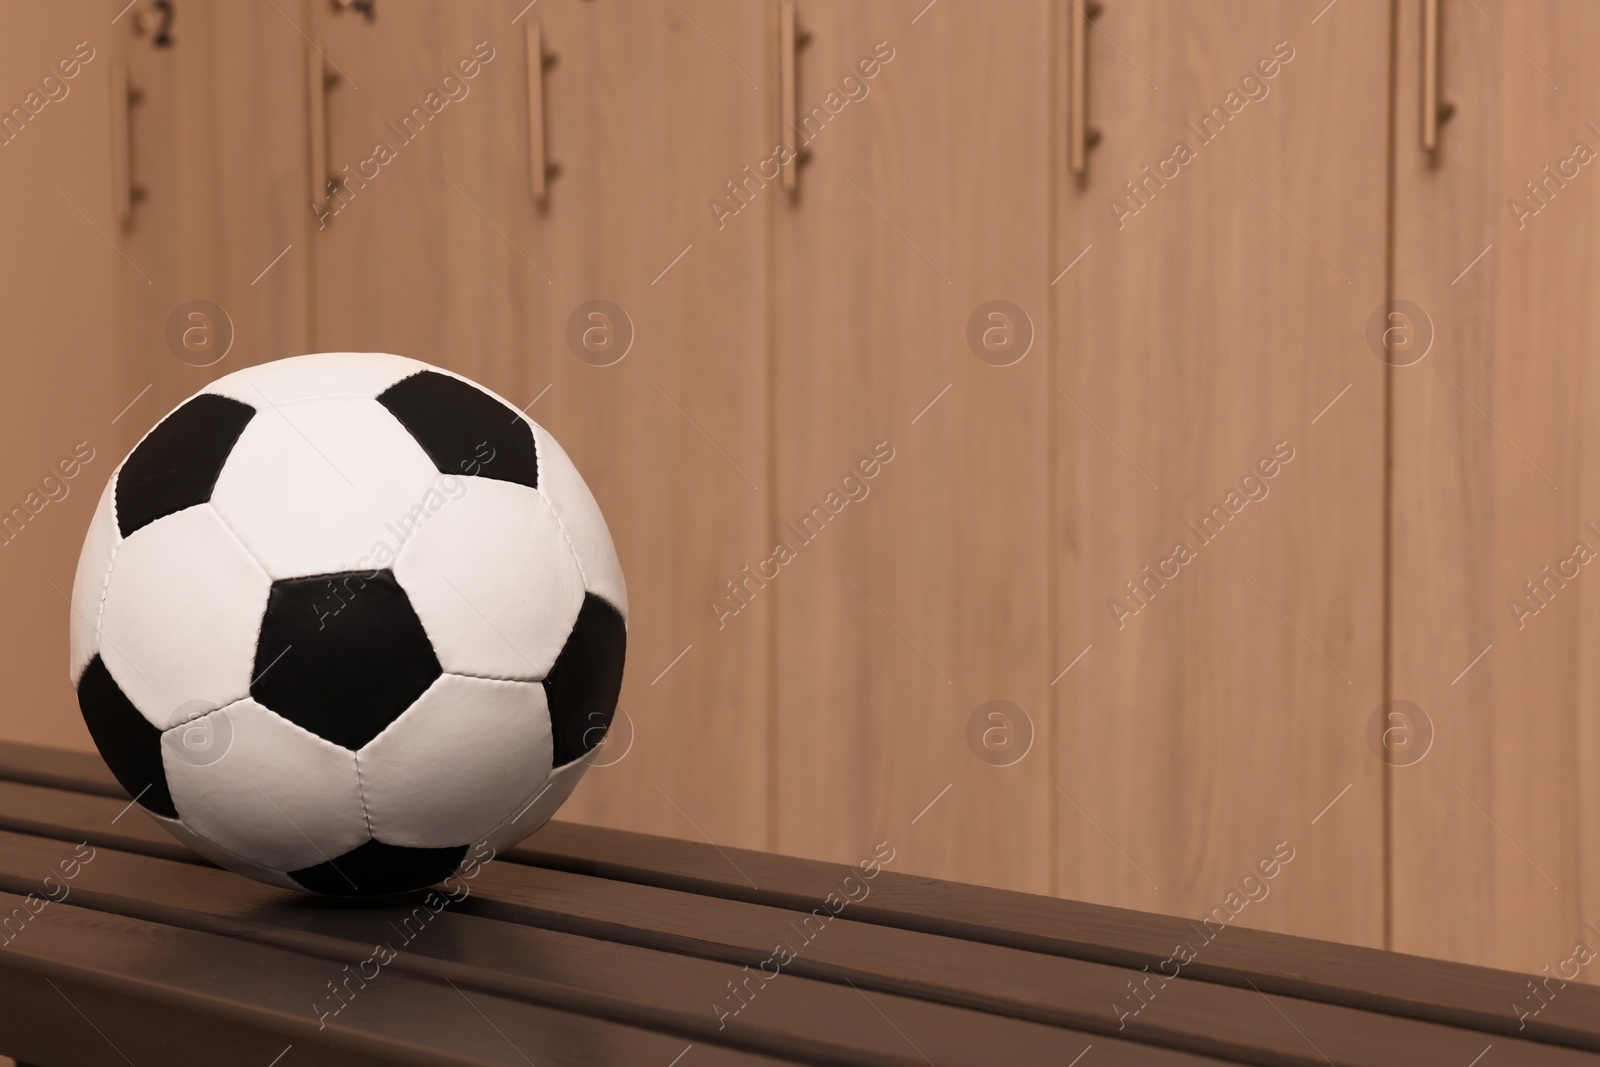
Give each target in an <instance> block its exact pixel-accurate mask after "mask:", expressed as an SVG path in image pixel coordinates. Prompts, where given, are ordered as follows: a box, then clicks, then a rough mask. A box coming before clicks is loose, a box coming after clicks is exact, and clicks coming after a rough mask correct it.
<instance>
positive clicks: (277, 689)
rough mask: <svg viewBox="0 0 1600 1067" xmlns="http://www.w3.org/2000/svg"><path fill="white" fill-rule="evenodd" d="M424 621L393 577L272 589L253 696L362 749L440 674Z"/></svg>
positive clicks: (316, 580) (330, 577) (365, 575)
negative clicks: (423, 626)
mask: <svg viewBox="0 0 1600 1067" xmlns="http://www.w3.org/2000/svg"><path fill="white" fill-rule="evenodd" d="M441 672H442V671H441V668H440V666H439V659H438V657H437V656H436V655H434V651H433V644H432V642H430V641H429V640H428V634H427V631H425V630H424V629H423V628H422V621H421V620H420V619H418V618H417V613H416V611H415V610H413V609H412V607H411V601H410V599H409V598H408V597H407V596H406V593H405V590H404V589H401V588H400V583H399V582H397V581H395V577H394V575H393V574H392V573H390V572H389V571H386V570H380V571H346V572H343V573H339V574H322V575H317V576H315V577H310V578H289V579H280V580H279V581H275V582H273V583H272V591H271V592H270V593H269V594H268V596H267V610H266V613H265V614H264V615H263V616H262V619H261V636H260V639H259V641H258V642H257V644H256V662H255V677H254V678H253V680H252V681H251V683H250V695H251V696H252V697H254V698H255V699H256V700H257V702H259V703H261V704H264V705H265V706H266V707H268V708H271V709H272V710H273V711H275V712H277V713H278V714H279V715H282V716H283V717H284V718H285V719H288V720H289V721H290V722H292V723H294V724H296V725H297V726H301V727H303V728H305V729H307V730H309V731H311V732H312V733H314V734H316V735H317V736H318V737H321V738H324V739H326V740H328V741H332V742H333V743H334V744H336V745H342V746H344V747H345V748H348V749H350V750H351V751H355V750H356V749H359V748H360V747H361V746H362V745H364V744H366V743H367V742H368V741H371V740H372V739H373V738H374V737H377V736H378V735H379V734H380V733H382V732H383V729H384V727H386V726H388V725H389V724H390V723H391V722H393V721H394V720H395V719H397V718H399V717H400V715H401V713H403V712H404V711H405V710H406V709H407V708H408V707H410V706H411V704H412V702H413V701H415V700H416V699H417V697H419V696H421V695H422V693H423V691H424V690H425V689H427V688H428V686H430V685H432V684H433V682H434V679H436V678H438V677H439V675H440V673H441Z"/></svg>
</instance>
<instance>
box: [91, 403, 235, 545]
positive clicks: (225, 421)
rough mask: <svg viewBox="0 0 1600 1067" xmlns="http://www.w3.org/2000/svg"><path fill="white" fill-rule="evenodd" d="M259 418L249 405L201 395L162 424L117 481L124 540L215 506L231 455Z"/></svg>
mask: <svg viewBox="0 0 1600 1067" xmlns="http://www.w3.org/2000/svg"><path fill="white" fill-rule="evenodd" d="M255 414H256V409H255V408H253V407H251V406H250V405H249V404H241V403H240V402H239V401H237V400H233V399H230V398H229V397H225V396H217V395H215V394H213V393H201V394H200V395H199V396H196V397H191V398H190V399H189V400H187V401H185V402H184V403H183V404H182V405H181V406H180V407H178V408H177V409H176V410H175V411H173V412H172V414H170V415H168V416H167V417H166V418H165V419H162V420H161V422H160V423H159V424H158V425H157V426H156V428H155V429H153V430H151V431H150V432H149V433H148V434H147V435H146V436H145V439H144V440H143V441H140V442H139V445H138V447H137V448H135V449H134V450H133V452H132V453H130V454H129V456H128V458H127V461H126V462H124V463H123V464H122V471H121V473H119V474H118V475H117V528H118V529H119V530H121V531H122V536H123V537H127V536H128V535H130V534H132V533H133V532H134V531H135V530H137V529H139V528H140V527H142V526H148V525H149V524H150V523H152V522H155V521H156V520H157V519H159V518H161V517H162V516H163V515H171V514H172V513H173V512H175V511H182V510H183V509H184V508H188V507H193V506H194V505H196V504H204V503H205V502H206V501H208V500H210V499H211V490H213V489H215V488H216V485H217V476H218V475H220V474H221V473H222V465H223V464H224V463H226V462H227V461H228V453H230V452H232V451H233V446H234V444H235V443H236V442H237V441H238V440H239V435H240V434H242V433H244V428H245V426H246V425H248V424H249V422H250V420H251V419H252V418H254V417H255Z"/></svg>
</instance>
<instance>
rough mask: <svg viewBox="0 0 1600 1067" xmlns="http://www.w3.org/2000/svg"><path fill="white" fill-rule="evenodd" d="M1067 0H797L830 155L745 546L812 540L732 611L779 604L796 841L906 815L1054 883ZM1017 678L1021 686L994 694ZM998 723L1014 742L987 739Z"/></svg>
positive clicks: (900, 838) (781, 768)
mask: <svg viewBox="0 0 1600 1067" xmlns="http://www.w3.org/2000/svg"><path fill="white" fill-rule="evenodd" d="M924 8H926V10H924ZM1048 13H1049V8H1048V5H1047V4H1046V3H1044V2H1043V0H1038V2H1030V3H1023V4H1012V5H1008V6H1007V7H1006V9H1005V17H1004V18H999V19H997V18H995V17H994V11H993V10H991V8H990V7H988V6H986V5H982V4H977V3H963V2H956V0H945V2H943V3H940V4H938V5H937V6H933V7H927V5H926V4H925V3H896V4H894V5H884V4H867V3H851V2H845V0H826V2H816V3H804V4H801V5H800V6H799V8H798V18H799V22H800V27H801V31H802V32H804V33H809V34H810V35H811V43H810V44H809V45H808V46H807V47H806V48H804V49H803V50H802V52H801V61H800V73H799V85H798V89H797V93H798V99H799V100H800V101H801V103H800V106H799V111H800V114H801V123H800V126H801V128H800V129H799V130H798V131H791V134H790V136H791V139H792V140H799V141H800V142H801V143H802V144H803V145H804V147H805V150H806V151H807V152H808V153H809V161H808V162H807V163H806V164H805V165H804V166H803V167H802V169H801V170H800V172H799V189H798V194H797V196H796V198H795V199H794V200H792V201H787V202H785V203H783V204H781V205H780V208H779V211H778V215H777V218H776V220H775V223H776V232H777V235H778V236H777V238H776V239H775V242H774V245H775V259H776V264H775V268H774V276H775V292H776V295H775V297H774V303H773V312H774V321H775V336H774V351H775V353H776V362H775V364H774V373H775V375H776V378H775V382H776V391H775V398H774V407H773V416H772V418H773V440H774V442H775V444H774V447H775V453H774V457H775V464H774V469H773V471H772V477H773V478H774V480H775V485H776V489H775V495H774V499H773V503H774V509H775V510H774V512H773V514H772V516H771V519H770V525H769V527H768V530H769V531H770V532H769V535H768V537H767V539H765V540H760V541H754V542H752V543H750V544H748V546H747V547H746V549H745V551H746V554H747V555H746V558H748V559H750V560H751V562H752V564H754V561H755V560H756V559H761V558H763V557H769V556H772V555H773V554H774V548H773V545H772V542H773V541H781V542H783V543H785V544H786V545H787V546H788V547H789V548H791V549H792V551H793V553H794V557H795V558H793V559H792V560H790V561H789V562H786V563H783V564H782V566H781V568H780V569H779V570H778V571H777V573H778V576H777V577H776V578H773V579H772V580H771V581H770V583H769V584H768V585H767V586H766V587H764V588H759V589H756V588H754V587H752V595H751V597H750V598H749V604H748V606H747V607H744V608H743V609H742V610H741V611H740V613H739V614H738V615H737V616H736V617H735V618H732V619H730V620H728V621H727V630H728V631H729V632H730V634H731V635H736V634H737V632H738V631H739V630H740V629H742V628H746V627H748V626H749V625H750V624H751V623H752V622H759V621H760V620H761V619H762V618H763V617H769V618H772V619H774V620H775V625H776V627H777V630H776V634H775V649H776V650H775V664H774V677H775V689H776V694H775V700H776V720H775V741H774V744H773V747H772V756H771V760H772V764H771V772H770V773H771V782H772V788H773V790H774V796H775V797H776V801H775V803H776V808H775V815H776V836H775V837H774V839H773V847H775V848H777V849H779V850H781V851H785V852H792V853H797V854H801V855H805V856H811V857H823V858H828V859H833V860H840V861H846V862H854V861H855V860H857V859H859V858H861V857H862V856H864V855H868V854H870V852H871V848H872V844H873V842H876V841H879V840H889V841H891V842H892V843H893V845H894V846H895V847H896V848H897V849H898V850H899V853H900V855H901V857H902V859H901V860H900V861H897V862H903V863H904V864H905V865H906V869H909V870H914V871H916V872H919V873H923V874H931V875H941V876H948V877H956V878H961V879H963V880H967V881H973V882H980V883H986V884H992V885H1007V886H1012V887H1016V888H1024V889H1030V890H1036V891H1043V890H1046V889H1048V888H1050V886H1051V877H1050V866H1051V865H1050V849H1051V842H1050V829H1049V828H1050V825H1051V804H1050V800H1049V798H1050V796H1051V795H1052V794H1051V790H1050V787H1049V784H1048V779H1049V767H1048V758H1047V756H1046V753H1048V752H1049V751H1050V748H1051V744H1052V742H1051V720H1050V715H1049V710H1048V700H1047V695H1046V694H1047V687H1048V683H1049V679H1050V663H1051V657H1050V646H1049V626H1050V612H1049V586H1048V581H1047V578H1046V575H1047V574H1048V562H1047V559H1046V532H1047V528H1048V509H1047V507H1046V500H1047V494H1048V480H1047V478H1046V469H1047V461H1048V449H1049V435H1048V430H1047V421H1046V420H1047V417H1048V414H1049V404H1048V401H1047V399H1046V392H1047V385H1046V382H1047V369H1048V359H1047V355H1046V353H1047V352H1048V349H1049V342H1048V337H1047V333H1046V318H1045V289H1046V285H1047V282H1048V280H1049V279H1048V276H1047V275H1046V273H1045V271H1046V267H1047V261H1046V255H1045V253H1046V246H1047V241H1046V235H1047V230H1048V220H1049V210H1050V208H1049V189H1048V185H1047V181H1046V161H1047V145H1048V143H1049V142H1048V136H1047V135H1048V131H1047V129H1046V127H1045V114H1046V106H1045V104H1046V99H1047V94H1048V92H1049V83H1048V79H1047V77H1046V72H1047V71H1048V69H1049V64H1050V56H1049V50H1048V41H1047V35H1046V33H1045V30H1046V27H1047V25H1048ZM913 20H915V22H914V23H913ZM888 56H892V58H887V59H886V58H885V57H888ZM863 60H868V61H872V68H873V69H874V71H875V73H874V76H873V77H871V78H870V79H868V78H865V77H863V76H862V74H861V70H862V69H863V68H861V67H860V66H859V64H860V63H861V62H862V61H863ZM814 109H816V110H815V111H814ZM816 111H820V112H821V116H822V117H815V116H816ZM834 111H836V113H832V114H830V112H834ZM808 116H811V117H810V118H809V119H808ZM992 300H1005V301H1009V302H1010V303H1011V304H1013V305H1016V306H1018V307H1020V308H1021V309H1022V311H1023V313H1024V314H1025V316H1026V317H1027V319H1029V320H1031V326H1030V325H1027V324H1026V323H1024V321H1022V319H1021V318H1018V317H1017V316H1016V315H1015V314H1014V313H1013V315H1012V318H1013V319H1015V320H1016V321H1013V322H1011V323H1010V328H1011V329H1013V330H1014V331H1016V338H1018V339H1014V340H1013V341H1012V344H1014V345H1016V346H1017V347H1016V348H1015V349H1014V350H1013V351H1015V352H1017V353H1023V352H1025V353H1026V354H1025V355H1023V357H1022V358H1021V360H1020V362H1015V363H1014V364H1013V365H1010V366H995V365H991V364H990V363H987V362H983V361H980V360H979V358H978V357H977V356H976V355H975V354H974V352H973V351H972V350H971V349H970V348H969V345H968V340H967V334H968V330H969V320H971V319H972V318H973V317H974V314H975V312H977V310H978V309H979V306H980V305H981V304H984V303H985V302H987V301H992ZM989 325H991V324H990V323H989V322H988V320H987V319H983V320H982V326H984V327H987V326H989ZM999 328H1001V329H1005V328H1006V326H1005V324H1001V326H1000V327H999ZM1024 331H1026V332H1028V333H1031V350H1027V349H1026V348H1025V347H1024V342H1023V341H1021V340H1020V338H1021V336H1022V334H1023V332H1024ZM874 449H878V450H879V451H878V455H877V456H876V457H875V456H874ZM888 456H892V459H887V460H885V457H888ZM880 460H885V461H884V462H881V463H880V462H879V461H880ZM863 463H865V464H866V465H865V467H862V466H861V464H863ZM863 470H865V471H868V472H870V473H872V474H873V475H874V476H873V477H871V478H870V479H869V478H866V477H863V475H862V473H861V472H862V471H863ZM849 497H855V498H856V499H848V498H849ZM830 511H832V512H834V513H833V514H831V515H830V514H829V512H830ZM819 512H820V513H821V514H820V516H819V514H818V513H819ZM821 520H826V521H821ZM808 521H809V525H807V524H808ZM803 526H804V527H806V529H805V530H802V529H801V528H802V527H803ZM819 527H820V532H818V528H819ZM741 562H742V561H741ZM751 616H753V618H752V617H751ZM720 639H721V640H723V641H727V640H729V639H730V636H728V635H725V636H723V637H722V638H720ZM993 700H1005V701H1009V702H1011V703H1012V704H1013V705H1014V706H1015V708H1016V709H1019V710H1011V711H1009V712H1006V713H1003V714H1002V715H1001V717H1000V718H997V719H989V718H987V717H986V716H987V714H988V713H987V712H983V713H981V714H980V711H979V709H980V707H981V706H982V705H985V704H987V703H988V702H990V701H993ZM975 715H978V716H979V718H978V722H977V726H976V729H973V721H974V716H975ZM991 729H992V730H995V731H998V732H996V733H991V734H990V735H989V737H990V741H991V744H992V746H993V748H992V751H995V752H996V753H997V756H996V757H995V758H996V759H997V760H1001V761H1011V764H1012V765H1010V766H996V765H993V764H992V763H989V762H985V761H984V760H982V759H980V757H979V755H978V753H979V752H980V751H981V752H988V751H991V749H984V748H983V747H982V745H981V739H982V738H983V736H984V732H985V731H986V730H991ZM972 736H976V737H977V738H978V739H979V744H978V747H977V748H974V747H973V743H972V742H971V741H969V737H972Z"/></svg>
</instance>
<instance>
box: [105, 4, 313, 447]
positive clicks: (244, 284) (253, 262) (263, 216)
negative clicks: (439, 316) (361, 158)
mask: <svg viewBox="0 0 1600 1067" xmlns="http://www.w3.org/2000/svg"><path fill="white" fill-rule="evenodd" d="M119 7H120V5H119ZM279 7H280V8H281V9H282V13H281V14H280V13H279V12H277V11H274V10H273V8H272V7H271V6H270V5H267V6H262V7H259V8H258V7H255V6H253V5H252V6H239V5H233V4H224V3H211V2H200V3H190V4H184V5H181V8H175V9H174V16H173V21H172V25H171V28H170V40H171V44H170V45H169V46H167V47H160V48H158V47H156V46H155V44H154V30H153V29H152V30H145V31H142V32H141V31H139V29H138V27H139V25H140V22H139V20H140V18H141V16H143V15H146V14H148V13H149V12H150V11H151V10H152V5H150V4H148V3H145V2H141V3H139V4H137V5H135V6H134V7H133V8H132V9H130V10H129V11H128V12H127V13H126V14H124V15H123V16H122V17H121V18H120V19H119V20H118V21H117V23H116V24H115V25H114V26H113V27H111V32H112V37H113V42H114V47H113V51H114V53H115V54H116V55H117V57H118V58H124V59H126V61H127V63H128V69H129V79H130V83H131V85H132V87H133V89H134V91H135V93H136V94H137V96H136V98H135V101H134V103H133V104H132V107H131V109H130V134H129V145H130V152H131V156H132V181H133V183H134V185H135V187H136V188H137V189H139V190H140V191H141V192H140V194H139V197H138V198H137V199H136V200H135V202H134V206H133V215H132V221H131V223H130V224H129V225H127V226H126V227H119V228H118V229H119V232H118V234H117V237H118V243H119V244H120V245H121V246H122V249H123V251H124V252H125V253H126V254H127V257H128V259H129V260H130V261H131V262H132V264H133V265H134V269H131V270H129V271H126V272H124V273H123V274H122V275H121V276H120V279H121V290H120V301H119V307H118V313H119V316H120V322H119V329H120V332H121V335H122V338H123V346H124V349H123V358H122V362H121V369H120V375H121V391H122V392H123V394H124V395H125V396H127V397H129V398H132V397H134V396H135V395H136V394H138V393H139V392H140V390H142V389H144V388H145V386H147V385H148V386H150V391H149V392H148V393H146V394H145V395H144V396H143V398H142V399H140V400H139V401H138V403H137V404H135V405H134V406H133V407H131V408H130V409H129V410H128V412H127V414H126V415H125V416H123V418H122V419H121V420H120V421H119V423H118V426H119V429H121V431H122V432H123V435H124V437H123V440H122V442H121V446H122V449H121V450H126V448H128V447H131V446H132V444H133V443H134V441H136V440H137V439H138V438H139V437H140V436H141V435H142V434H143V433H144V431H145V430H146V429H148V428H149V427H150V425H151V424H152V423H154V422H155V420H156V419H158V418H160V417H161V416H162V415H164V414H166V412H167V411H168V410H169V409H170V408H171V407H172V406H173V405H174V404H176V403H177V402H178V401H179V400H181V399H182V398H183V397H185V396H187V395H188V394H190V393H192V392H194V391H195V390H197V389H199V388H200V387H201V386H203V385H204V384H205V383H206V382H208V381H210V380H212V379H213V378H217V377H220V376H221V375H223V374H227V373H229V372H230V371H233V370H236V369H238V368H239V367H242V366H246V365H249V364H252V363H259V362H262V361H264V360H269V359H278V358H281V357H283V356H290V355H296V354H299V353H301V352H303V351H305V346H306V343H307V334H308V322H307V306H306V278H307V253H308V251H309V249H308V248H307V247H306V245H307V240H306V236H307V226H306V215H305V214H304V208H303V205H302V200H301V198H300V196H299V195H298V194H299V193H300V191H301V190H302V188H303V187H304V182H303V181H301V180H300V176H301V175H303V174H305V173H306V169H305V136H304V126H303V121H304V115H303V111H302V109H301V107H300V106H298V102H299V101H300V100H302V99H303V95H302V86H303V81H304V79H303V75H302V73H301V72H302V71H303V70H304V66H303V60H302V53H303V48H304V44H303V42H302V41H301V39H300V37H299V36H298V34H297V32H296V30H295V29H294V27H293V26H291V25H289V23H288V21H287V20H288V19H291V18H292V19H295V20H296V21H298V22H300V23H301V24H304V23H305V18H306V16H305V13H304V12H303V11H302V10H301V8H300V6H299V5H297V4H280V5H279ZM157 21H159V20H157ZM108 195H109V192H108ZM280 253H282V258H281V259H280V258H278V257H279V254H280ZM274 260H276V262H274ZM269 267H270V269H268V268H269ZM196 300H204V301H210V302H211V303H213V304H215V305H217V306H219V307H221V308H222V309H223V311H224V312H226V315H227V318H228V320H230V321H231V323H232V330H233V343H232V347H231V349H229V351H228V352H227V355H226V356H225V357H223V358H222V360H221V361H220V362H217V363H215V364H212V365H209V366H195V365H192V364H193V363H198V362H203V361H204V359H205V358H206V357H205V356H203V355H193V354H191V355H190V356H189V357H188V361H185V360H184V359H180V358H179V357H178V356H177V355H176V354H175V352H174V349H173V348H172V346H171V345H170V344H169V341H168V325H169V320H170V319H171V318H172V316H173V314H174V312H175V311H176V310H177V309H178V308H179V306H180V305H182V304H185V303H186V302H189V301H196ZM212 319H216V316H215V315H214V314H212V315H208V316H207V321H208V322H210V320H212ZM188 321H189V320H187V319H186V322H188ZM193 325H195V326H196V327H198V328H201V329H204V328H205V324H204V323H199V322H194V323H193ZM211 326H212V327H213V328H214V330H215V331H216V332H215V334H214V335H215V336H217V337H220V336H222V330H223V329H224V327H223V326H222V324H221V320H220V319H217V320H216V321H215V322H211ZM119 458H120V451H119Z"/></svg>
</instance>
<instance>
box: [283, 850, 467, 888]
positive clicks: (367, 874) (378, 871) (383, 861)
mask: <svg viewBox="0 0 1600 1067" xmlns="http://www.w3.org/2000/svg"><path fill="white" fill-rule="evenodd" d="M466 854H467V846H466V845H455V846H453V847H451V848H406V847H403V846H401V845H386V844H384V843H383V842H382V841H376V840H374V841H368V842H367V843H366V844H364V845H362V846H360V847H359V848H353V849H351V850H350V851H349V852H346V853H345V854H344V855H342V856H335V857H334V858H333V859H331V860H329V861H327V862H326V863H319V864H317V865H316V866H315V867H305V868H302V869H301V870H298V871H290V872H289V877H290V878H293V879H294V880H295V881H296V882H298V883H300V884H301V885H302V886H304V887H305V888H307V889H309V890H311V891H312V892H313V893H324V894H327V895H328V896H333V897H379V896H388V895H390V894H393V893H408V892H410V891H411V890H413V889H423V888H425V887H427V886H430V885H434V884H435V883H437V882H442V881H444V880H445V879H446V878H448V877H450V874H451V872H452V871H454V870H455V869H456V867H457V866H458V865H459V864H460V863H461V859H462V857H463V856H465V855H466Z"/></svg>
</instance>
